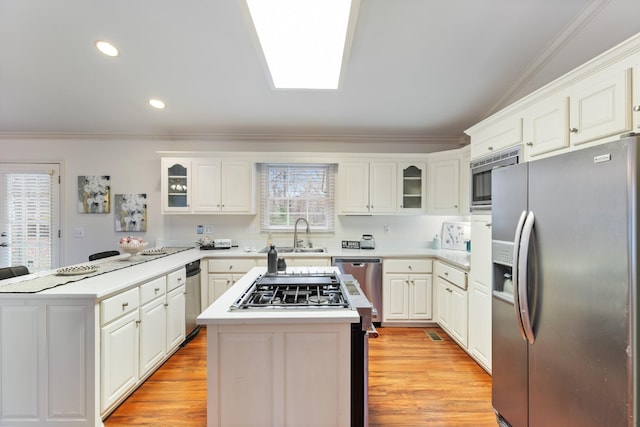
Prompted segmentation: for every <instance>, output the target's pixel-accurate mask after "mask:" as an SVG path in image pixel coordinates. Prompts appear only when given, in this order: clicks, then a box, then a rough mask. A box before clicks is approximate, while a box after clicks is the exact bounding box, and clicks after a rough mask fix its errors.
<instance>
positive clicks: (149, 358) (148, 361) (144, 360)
mask: <svg viewBox="0 0 640 427" xmlns="http://www.w3.org/2000/svg"><path fill="white" fill-rule="evenodd" d="M164 301H165V296H164V295H162V296H161V297H159V298H156V299H155V300H153V301H151V302H149V303H147V304H145V305H143V306H142V307H140V367H139V372H140V378H142V377H144V376H145V375H146V374H147V373H148V372H150V371H151V370H152V369H153V368H154V367H155V366H156V365H157V364H158V363H160V362H161V361H162V360H163V359H164V356H165V355H166V353H165V350H166V343H165V341H166V312H165V309H164Z"/></svg>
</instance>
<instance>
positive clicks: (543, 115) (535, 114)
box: [523, 95, 569, 158]
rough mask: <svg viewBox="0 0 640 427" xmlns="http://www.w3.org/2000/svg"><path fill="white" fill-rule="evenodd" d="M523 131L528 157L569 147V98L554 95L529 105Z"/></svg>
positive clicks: (525, 114) (525, 113)
mask: <svg viewBox="0 0 640 427" xmlns="http://www.w3.org/2000/svg"><path fill="white" fill-rule="evenodd" d="M523 131H524V140H525V156H526V157H527V158H533V157H536V156H539V155H541V154H545V153H549V152H552V151H556V150H561V149H563V148H567V147H569V98H568V97H567V96H565V95H559V96H554V97H550V98H549V99H546V100H543V101H541V102H538V103H536V104H534V105H532V106H531V107H529V108H528V109H527V110H526V111H525V112H524V129H523Z"/></svg>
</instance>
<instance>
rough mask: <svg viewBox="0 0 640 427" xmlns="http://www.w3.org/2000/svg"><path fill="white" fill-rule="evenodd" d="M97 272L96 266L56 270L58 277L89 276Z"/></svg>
mask: <svg viewBox="0 0 640 427" xmlns="http://www.w3.org/2000/svg"><path fill="white" fill-rule="evenodd" d="M96 271H98V266H97V265H95V264H91V265H72V266H69V267H62V268H59V269H57V270H56V274H57V275H59V276H78V275H81V274H90V273H94V272H96Z"/></svg>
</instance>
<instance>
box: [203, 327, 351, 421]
mask: <svg viewBox="0 0 640 427" xmlns="http://www.w3.org/2000/svg"><path fill="white" fill-rule="evenodd" d="M207 340H208V350H207V357H208V359H207V364H208V366H210V367H211V366H214V367H216V368H215V369H210V370H209V384H208V407H207V413H208V415H207V416H208V424H207V425H208V426H209V427H214V426H229V425H237V426H258V425H259V426H267V427H268V426H272V427H276V426H302V425H309V426H311V425H313V426H337V427H340V426H349V425H350V351H351V350H350V325H349V324H306V325H305V324H273V325H264V324H262V325H260V324H254V325H217V326H216V325H208V326H207Z"/></svg>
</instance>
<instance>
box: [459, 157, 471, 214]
mask: <svg viewBox="0 0 640 427" xmlns="http://www.w3.org/2000/svg"><path fill="white" fill-rule="evenodd" d="M470 163H471V147H470V146H468V145H467V146H466V147H463V148H461V149H460V194H459V197H460V213H461V214H462V215H469V213H470V212H471V209H470V206H469V204H470V202H471V170H470V168H469V165H470Z"/></svg>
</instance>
